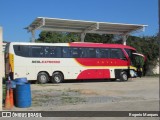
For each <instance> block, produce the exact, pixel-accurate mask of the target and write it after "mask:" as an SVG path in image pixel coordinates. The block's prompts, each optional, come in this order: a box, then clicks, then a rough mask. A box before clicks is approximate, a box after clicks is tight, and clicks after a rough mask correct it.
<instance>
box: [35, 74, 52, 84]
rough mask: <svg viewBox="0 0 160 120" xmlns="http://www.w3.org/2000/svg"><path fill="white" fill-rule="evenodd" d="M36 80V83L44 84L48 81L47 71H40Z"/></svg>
mask: <svg viewBox="0 0 160 120" xmlns="http://www.w3.org/2000/svg"><path fill="white" fill-rule="evenodd" d="M37 80H38V83H40V84H45V83H47V82H48V81H49V77H48V75H47V73H45V72H40V73H39V74H38V76H37Z"/></svg>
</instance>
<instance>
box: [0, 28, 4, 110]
mask: <svg viewBox="0 0 160 120" xmlns="http://www.w3.org/2000/svg"><path fill="white" fill-rule="evenodd" d="M2 49H3V30H2V27H0V111H2V99H3V98H2V90H3V89H2V82H3V73H4V71H3V70H4V69H2V67H3V66H4V63H3V62H2V61H4V60H3V58H4V57H3V54H2V52H3V50H2Z"/></svg>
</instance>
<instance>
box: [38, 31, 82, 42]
mask: <svg viewBox="0 0 160 120" xmlns="http://www.w3.org/2000/svg"><path fill="white" fill-rule="evenodd" d="M79 39H80V37H79V34H77V33H67V32H47V31H42V32H41V33H40V34H39V38H38V39H37V40H36V42H46V43H66V42H76V41H79Z"/></svg>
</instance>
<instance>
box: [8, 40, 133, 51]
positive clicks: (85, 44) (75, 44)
mask: <svg viewBox="0 0 160 120" xmlns="http://www.w3.org/2000/svg"><path fill="white" fill-rule="evenodd" d="M10 44H12V45H40V46H46V45H47V46H72V47H100V48H106V47H108V48H127V49H132V50H136V49H135V48H133V47H131V46H127V45H122V44H107V43H92V42H71V43H27V42H11V43H10Z"/></svg>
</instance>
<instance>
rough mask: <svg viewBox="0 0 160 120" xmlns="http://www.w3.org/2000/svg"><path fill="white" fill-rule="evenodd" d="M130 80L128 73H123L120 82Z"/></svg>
mask: <svg viewBox="0 0 160 120" xmlns="http://www.w3.org/2000/svg"><path fill="white" fill-rule="evenodd" d="M127 80H128V75H127V72H125V71H123V72H121V74H120V81H127Z"/></svg>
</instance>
